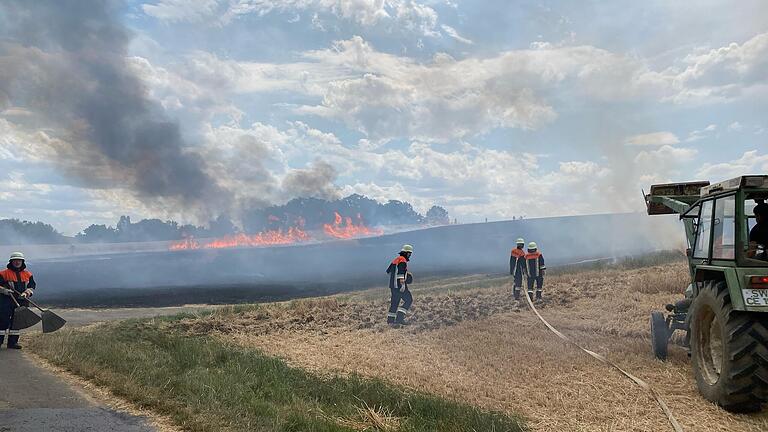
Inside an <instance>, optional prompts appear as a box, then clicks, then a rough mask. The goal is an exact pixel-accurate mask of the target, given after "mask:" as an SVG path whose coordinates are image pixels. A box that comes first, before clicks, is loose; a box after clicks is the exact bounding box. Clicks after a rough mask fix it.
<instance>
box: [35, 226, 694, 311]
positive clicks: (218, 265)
mask: <svg viewBox="0 0 768 432" xmlns="http://www.w3.org/2000/svg"><path fill="white" fill-rule="evenodd" d="M677 224H678V222H675V221H674V220H673V219H671V218H663V217H662V218H650V217H648V216H646V215H641V214H620V215H597V216H582V217H566V218H549V219H531V220H523V221H507V222H495V223H481V224H471V225H450V226H443V227H437V228H431V229H424V230H419V231H412V232H403V233H398V234H391V235H385V236H381V237H372V238H363V239H356V240H347V241H338V242H331V243H323V244H314V245H304V246H290V247H273V248H246V249H198V250H188V251H175V252H153V253H134V254H115V255H102V256H96V257H93V258H89V257H82V258H79V259H77V261H76V262H73V261H71V260H68V259H57V260H49V261H45V262H36V263H34V265H31V268H32V270H33V271H34V272H35V277H36V279H39V280H40V281H43V280H46V281H53V280H55V281H56V285H55V287H51V288H49V289H46V290H42V289H41V290H39V296H40V298H41V300H45V301H48V302H54V303H62V304H73V305H74V304H82V303H84V302H85V303H87V304H94V303H95V304H103V305H110V304H112V305H114V304H140V303H142V302H149V303H152V304H155V303H156V302H163V304H184V303H193V302H213V303H227V302H243V301H254V300H269V299H274V298H281V297H286V296H288V297H291V296H306V295H320V294H324V293H329V292H339V291H344V290H354V289H361V288H365V287H368V286H372V285H373V286H382V287H384V286H386V283H387V275H386V273H385V270H386V268H387V264H388V263H389V262H390V261H391V260H392V258H393V257H394V256H395V255H396V254H397V252H398V251H399V250H400V247H401V246H402V244H404V243H410V244H413V245H414V247H415V252H414V255H413V258H412V264H411V267H412V271H413V272H414V274H415V275H416V276H417V278H423V277H426V276H427V275H437V274H456V275H459V274H470V273H502V274H503V273H506V272H507V271H508V265H509V252H510V248H511V247H513V245H514V242H515V239H516V238H517V237H524V238H525V239H526V240H527V241H536V242H538V243H539V246H540V248H541V250H542V252H543V253H544V255H545V257H546V259H547V264H548V265H549V266H557V265H562V264H569V263H573V262H578V261H582V260H587V259H594V258H611V257H621V256H627V255H633V254H640V253H645V252H651V251H655V250H660V249H677V248H680V247H681V246H682V237H681V236H679V235H672V234H671V233H677V234H679V230H678V228H679V227H678V226H677ZM628 227H633V229H628ZM61 274H68V275H70V277H67V278H61V277H60V275H61ZM417 281H418V279H417ZM41 283H42V282H41ZM148 288H158V289H148ZM88 302H94V303H88Z"/></svg>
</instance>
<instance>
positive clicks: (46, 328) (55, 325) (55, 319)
mask: <svg viewBox="0 0 768 432" xmlns="http://www.w3.org/2000/svg"><path fill="white" fill-rule="evenodd" d="M27 301H28V302H30V303H32V306H34V307H36V308H38V309H40V312H42V313H43V318H42V319H43V333H53V332H55V331H56V330H58V329H60V328H62V327H64V324H66V323H67V320H65V319H64V318H62V317H60V316H58V315H56V314H55V313H53V312H51V311H50V310H49V309H43V308H41V307H40V306H38V305H37V303H35V302H33V301H32V300H31V299H27ZM17 310H18V309H17ZM35 316H37V315H36V314H35Z"/></svg>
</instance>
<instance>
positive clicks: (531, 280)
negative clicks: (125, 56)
mask: <svg viewBox="0 0 768 432" xmlns="http://www.w3.org/2000/svg"><path fill="white" fill-rule="evenodd" d="M525 262H526V270H527V274H528V297H529V298H530V299H531V300H533V285H534V284H536V300H541V290H542V287H543V286H544V272H545V271H546V269H547V266H546V265H545V264H544V255H542V254H541V252H540V251H539V247H538V246H537V245H536V243H535V242H530V243H529V244H528V253H527V254H525Z"/></svg>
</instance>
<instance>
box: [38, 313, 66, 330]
mask: <svg viewBox="0 0 768 432" xmlns="http://www.w3.org/2000/svg"><path fill="white" fill-rule="evenodd" d="M42 319H43V333H53V332H55V331H56V330H58V329H60V328H62V327H64V324H66V323H67V320H65V319H64V318H62V317H60V316H58V315H56V314H55V313H53V312H51V311H49V310H47V311H44V312H43V317H42Z"/></svg>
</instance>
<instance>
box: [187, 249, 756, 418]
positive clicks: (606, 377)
mask: <svg viewBox="0 0 768 432" xmlns="http://www.w3.org/2000/svg"><path fill="white" fill-rule="evenodd" d="M686 278H687V269H686V267H685V265H684V264H682V263H675V264H669V265H663V266H656V267H649V268H643V269H636V270H604V271H593V272H586V273H577V274H568V275H562V276H552V277H549V278H548V279H547V281H546V284H545V292H544V296H545V301H544V302H543V303H541V304H540V305H539V310H540V312H541V313H542V315H543V316H544V317H545V318H546V319H547V320H549V321H550V322H551V323H552V324H553V325H554V326H555V327H557V328H558V329H559V330H561V331H562V332H564V333H565V334H567V335H568V336H570V337H572V338H573V339H574V340H576V341H578V342H580V343H582V344H584V345H586V346H587V347H589V348H590V349H592V350H593V351H596V352H599V353H602V354H605V355H606V356H607V357H608V358H609V359H611V360H613V361H615V362H616V363H618V364H619V365H620V366H621V367H623V368H625V369H626V370H628V371H630V372H631V373H634V374H636V375H637V376H639V377H640V378H642V379H644V380H646V381H647V382H648V383H650V384H651V385H652V386H654V387H655V388H656V389H657V390H658V391H659V393H660V394H661V396H662V398H663V399H664V400H665V401H666V402H667V404H668V405H669V406H670V408H671V409H672V411H673V412H674V414H675V415H676V417H677V419H678V420H679V421H680V423H681V424H682V425H683V427H684V429H685V430H686V431H702V430H706V431H712V432H714V431H766V430H768V411H766V410H764V411H763V412H762V413H759V414H752V415H733V414H730V413H727V412H725V411H723V410H721V409H719V408H717V407H716V406H714V405H712V404H709V403H707V402H705V401H704V400H703V399H702V398H700V397H699V395H698V393H697V392H696V388H695V384H694V381H693V378H692V375H691V371H690V364H689V361H688V358H687V355H686V353H685V351H684V349H683V348H681V347H678V346H672V347H670V359H669V360H668V361H667V362H664V363H662V362H659V361H657V360H655V359H654V358H653V356H652V354H651V350H650V342H649V328H648V317H649V313H650V311H651V310H654V309H662V308H663V305H664V304H665V303H668V302H672V301H674V300H676V299H679V298H680V294H677V293H675V292H674V291H678V290H679V288H681V287H684V286H685V285H686ZM413 293H414V298H415V302H414V307H413V314H412V315H411V316H410V320H411V325H409V326H407V327H402V328H390V327H389V326H387V325H386V324H385V323H384V321H385V315H386V308H387V300H388V294H389V291H388V290H387V289H381V290H373V291H367V292H362V293H356V294H352V295H345V296H335V297H330V298H322V299H314V300H300V301H295V302H290V303H282V304H274V305H268V306H262V307H258V308H255V309H253V310H249V311H246V312H243V313H237V314H232V313H226V311H225V310H222V311H221V312H220V313H216V314H213V315H211V316H207V317H202V318H198V319H189V320H184V321H181V322H180V323H178V324H176V325H177V326H180V327H182V328H183V329H184V330H185V331H188V332H190V333H194V334H214V335H216V336H217V337H220V338H223V339H225V340H227V341H230V342H232V343H236V344H239V345H241V346H244V347H255V348H259V349H262V350H264V351H266V352H268V353H271V354H274V355H277V356H279V357H281V358H284V359H286V360H287V361H288V362H289V363H291V364H292V365H296V366H300V367H303V368H308V369H311V370H314V371H317V372H319V373H327V374H332V373H341V374H344V373H357V374H361V375H365V376H373V377H380V378H383V379H386V380H389V381H392V382H395V383H398V384H401V385H404V386H407V387H410V388H414V389H422V390H426V391H429V392H433V393H436V394H439V395H443V396H446V397H449V398H455V399H459V400H462V401H467V402H469V403H472V404H476V405H478V406H482V407H486V408H489V409H494V410H501V411H505V412H508V413H511V414H521V415H523V416H525V417H526V418H527V420H528V421H529V424H530V425H531V427H532V428H533V430H536V431H664V430H671V427H670V426H669V424H668V422H667V419H666V417H665V416H664V415H663V413H662V411H661V410H660V408H659V407H658V405H657V404H656V403H655V401H654V400H653V399H652V398H651V397H650V396H649V395H648V394H647V393H645V392H644V391H642V390H640V389H639V388H638V387H636V386H635V385H634V384H633V383H632V382H630V381H629V380H627V379H626V378H624V377H623V376H621V375H620V374H619V373H618V372H616V371H614V370H612V369H610V368H608V367H607V366H604V365H602V364H600V363H598V362H596V361H595V360H594V359H592V358H591V357H588V356H587V355H585V354H584V353H582V352H581V351H579V350H578V349H576V348H573V347H571V346H566V345H564V344H563V342H562V341H560V340H559V339H558V338H557V337H556V336H555V335H553V334H552V333H550V332H549V331H548V330H547V329H546V328H545V327H544V326H543V325H542V324H541V323H540V322H539V321H538V319H537V318H536V317H535V316H534V314H533V313H532V312H531V311H530V310H528V309H527V305H526V304H524V303H523V302H520V303H519V304H518V303H517V302H515V301H514V300H513V299H512V298H511V287H510V286H509V285H508V280H507V279H506V278H499V277H495V278H488V277H463V278H454V279H451V280H444V281H435V282H431V283H426V284H422V286H421V287H419V286H418V285H414V287H413Z"/></svg>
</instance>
